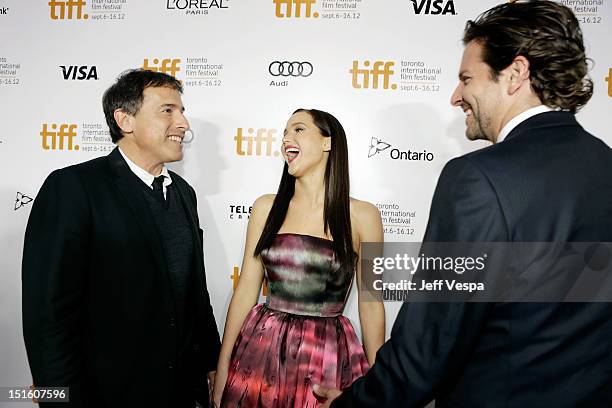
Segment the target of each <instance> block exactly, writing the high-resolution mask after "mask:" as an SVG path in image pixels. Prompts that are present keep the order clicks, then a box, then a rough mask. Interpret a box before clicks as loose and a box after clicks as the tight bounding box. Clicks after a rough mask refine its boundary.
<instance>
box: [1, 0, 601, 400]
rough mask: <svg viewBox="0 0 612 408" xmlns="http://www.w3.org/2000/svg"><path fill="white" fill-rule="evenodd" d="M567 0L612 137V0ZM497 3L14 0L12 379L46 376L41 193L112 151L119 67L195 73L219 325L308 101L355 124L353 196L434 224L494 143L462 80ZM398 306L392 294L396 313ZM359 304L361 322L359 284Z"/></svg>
mask: <svg viewBox="0 0 612 408" xmlns="http://www.w3.org/2000/svg"><path fill="white" fill-rule="evenodd" d="M560 2H561V3H564V4H566V5H568V6H570V7H572V8H573V9H574V11H575V12H576V14H577V16H578V18H579V20H580V21H581V23H582V27H583V30H584V33H585V41H586V43H587V47H588V55H589V56H590V57H591V59H592V61H591V67H592V70H591V76H592V78H593V81H594V84H595V94H594V96H593V99H592V100H591V102H590V103H589V104H588V105H587V106H586V107H585V108H584V109H583V111H582V112H580V114H579V115H578V118H579V120H580V121H581V123H582V124H583V125H584V127H585V128H586V129H588V130H589V131H591V132H592V133H594V134H595V135H597V136H598V137H600V138H601V139H603V140H604V141H606V142H607V143H608V144H611V145H612V134H611V133H610V131H609V127H610V114H611V109H612V53H611V52H610V38H612V4H611V3H612V2H611V1H609V0H599V1H597V0H565V1H560ZM497 3H499V0H478V1H473V0H469V1H468V0H209V1H207V0H65V1H60V0H30V1H23V0H8V1H7V0H0V38H1V39H2V41H1V42H0V97H1V101H2V109H1V110H0V123H1V124H2V131H1V132H0V166H1V167H0V177H1V179H2V181H1V182H0V219H1V220H2V221H1V222H2V228H1V229H0V244H1V248H2V256H1V257H0V267H1V275H0V279H1V282H0V333H1V334H0V336H1V340H0V367H1V368H0V386H17V385H29V384H30V382H31V378H30V374H29V369H28V365H27V359H26V354H25V348H24V345H23V339H22V328H21V311H20V310H21V283H20V265H21V253H22V249H23V237H24V230H25V226H26V223H27V219H28V215H29V211H30V208H31V205H32V201H33V200H34V199H35V198H36V194H37V192H38V189H39V188H40V186H41V184H42V183H43V181H44V179H45V177H46V176H47V175H48V174H49V173H50V172H51V171H52V170H54V169H57V168H60V167H65V166H68V165H71V164H74V163H78V162H82V161H85V160H89V159H92V158H94V157H98V156H102V155H106V154H108V153H109V152H110V151H111V150H112V149H113V147H114V145H113V144H112V143H111V141H110V137H109V134H108V129H107V127H106V124H105V121H104V115H103V113H102V106H101V98H102V93H103V92H104V90H105V89H106V88H107V87H108V86H109V85H110V84H112V83H113V81H114V80H115V78H116V77H117V75H118V74H119V73H121V72H122V71H124V70H125V69H128V68H135V67H143V68H145V69H150V70H155V71H161V72H166V73H168V74H170V75H174V76H175V77H177V78H178V79H180V80H181V81H182V82H183V85H184V87H185V93H184V96H183V102H184V104H185V107H186V114H187V116H188V119H189V121H190V124H191V128H192V129H193V131H194V134H195V137H194V140H193V142H192V143H190V144H187V145H185V158H184V160H183V161H182V162H180V163H173V164H171V165H170V167H171V169H172V170H174V171H176V172H178V173H179V174H181V175H183V176H184V177H185V178H186V179H187V180H188V181H189V182H190V183H191V184H192V185H193V186H194V188H195V190H196V192H197V194H198V199H199V208H198V209H199V213H200V219H201V222H202V224H203V225H202V226H203V228H204V231H205V243H204V246H205V248H204V249H205V256H206V266H207V279H208V285H209V290H210V292H211V297H212V302H213V307H214V310H215V314H216V316H217V322H218V324H219V329H220V330H222V329H223V324H224V320H225V313H226V311H227V306H228V303H229V300H230V296H231V294H232V290H233V288H234V286H235V285H236V283H237V279H238V276H239V274H240V264H241V261H242V251H243V245H244V236H245V231H246V226H247V222H248V218H249V213H250V211H251V205H252V203H253V201H254V200H255V199H256V198H257V197H258V196H260V195H261V194H264V193H272V192H275V191H276V188H277V186H278V182H279V180H280V174H281V170H282V166H283V161H282V157H281V155H280V152H279V148H280V144H281V138H282V131H283V129H284V126H285V122H286V120H287V119H288V118H289V116H290V115H291V113H292V112H293V111H294V110H295V109H297V108H300V107H304V108H318V109H322V110H326V111H329V112H331V113H333V114H334V115H336V117H337V118H338V119H339V120H340V122H341V123H342V124H343V125H344V127H345V129H346V132H347V136H348V144H349V152H350V170H351V184H352V191H351V195H352V196H353V197H356V198H359V199H362V200H367V201H370V202H372V203H374V204H376V205H377V206H378V208H379V209H380V211H381V214H382V217H383V223H384V228H385V239H386V240H388V241H419V240H421V238H422V236H423V232H424V229H425V225H426V222H427V217H428V211H429V204H430V200H431V197H432V194H433V190H434V187H435V184H436V180H437V177H438V175H439V173H440V171H441V169H442V167H443V166H444V164H445V163H446V162H447V161H448V160H449V159H451V158H453V157H456V156H459V155H462V154H464V153H467V152H469V151H471V150H474V149H478V148H482V147H484V146H486V144H485V143H482V142H469V141H467V140H466V139H465V136H464V128H465V125H464V115H463V113H462V112H461V110H460V109H458V108H453V107H452V106H451V105H450V95H451V93H452V91H453V89H454V87H455V86H456V84H457V70H458V66H459V62H460V58H461V53H462V51H463V46H462V44H461V41H460V39H461V35H462V31H463V27H464V25H465V22H466V20H468V19H472V18H475V17H476V16H477V15H478V14H479V13H480V12H482V11H484V10H486V9H488V8H490V7H492V6H494V5H495V4H497ZM611 176H612V175H611ZM551 177H554V175H551ZM264 296H265V293H262V300H263V299H264ZM398 308H399V304H387V320H388V326H389V327H390V326H391V323H392V322H393V320H394V318H395V315H396V313H397V310H398ZM346 314H347V316H348V317H349V318H351V320H352V321H353V322H354V323H355V326H356V328H357V329H358V330H359V324H358V318H357V308H356V296H355V293H353V294H352V297H351V301H350V302H349V306H348V308H347V310H346ZM19 406H22V405H19Z"/></svg>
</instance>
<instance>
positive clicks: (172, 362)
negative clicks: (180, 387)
mask: <svg viewBox="0 0 612 408" xmlns="http://www.w3.org/2000/svg"><path fill="white" fill-rule="evenodd" d="M168 368H169V369H171V370H172V369H173V368H174V361H172V360H170V361H168Z"/></svg>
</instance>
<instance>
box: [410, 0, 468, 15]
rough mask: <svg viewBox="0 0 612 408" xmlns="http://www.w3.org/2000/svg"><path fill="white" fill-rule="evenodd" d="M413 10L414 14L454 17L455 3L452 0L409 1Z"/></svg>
mask: <svg viewBox="0 0 612 408" xmlns="http://www.w3.org/2000/svg"><path fill="white" fill-rule="evenodd" d="M410 1H412V7H413V8H414V14H419V15H420V14H432V15H446V14H452V15H456V14H457V12H456V11H455V3H454V2H453V0H446V1H443V0H410Z"/></svg>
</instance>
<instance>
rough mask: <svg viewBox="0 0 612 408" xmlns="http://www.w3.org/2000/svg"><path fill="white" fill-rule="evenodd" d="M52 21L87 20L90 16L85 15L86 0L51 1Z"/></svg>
mask: <svg viewBox="0 0 612 408" xmlns="http://www.w3.org/2000/svg"><path fill="white" fill-rule="evenodd" d="M47 4H49V7H50V13H51V15H50V16H51V20H73V19H77V20H87V19H88V18H89V15H88V14H86V13H83V7H84V6H85V0H66V1H59V0H51V1H49V3H47Z"/></svg>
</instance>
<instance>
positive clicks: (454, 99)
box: [450, 83, 463, 106]
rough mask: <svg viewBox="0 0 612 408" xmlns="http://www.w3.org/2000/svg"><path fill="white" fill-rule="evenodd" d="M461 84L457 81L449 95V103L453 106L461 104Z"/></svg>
mask: <svg viewBox="0 0 612 408" xmlns="http://www.w3.org/2000/svg"><path fill="white" fill-rule="evenodd" d="M461 91H462V84H461V83H459V84H458V85H457V87H456V88H455V90H454V91H453V93H452V95H451V100H450V103H451V105H453V106H461V104H462V103H463V97H462V96H461Z"/></svg>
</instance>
